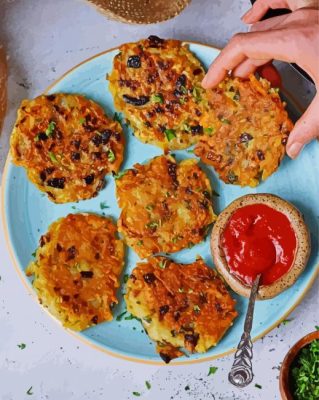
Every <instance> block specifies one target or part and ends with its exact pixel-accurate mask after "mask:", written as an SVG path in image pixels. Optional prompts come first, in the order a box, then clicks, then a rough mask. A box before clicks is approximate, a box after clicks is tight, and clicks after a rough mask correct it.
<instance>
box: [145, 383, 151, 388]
mask: <svg viewBox="0 0 319 400" xmlns="http://www.w3.org/2000/svg"><path fill="white" fill-rule="evenodd" d="M145 386H146V387H147V389H148V390H150V388H151V384H150V383H149V381H145Z"/></svg>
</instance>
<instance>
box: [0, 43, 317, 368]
mask: <svg viewBox="0 0 319 400" xmlns="http://www.w3.org/2000/svg"><path fill="white" fill-rule="evenodd" d="M182 43H186V44H195V45H199V46H203V47H208V48H209V49H214V50H219V51H220V50H221V48H219V47H217V46H213V45H209V44H205V43H201V42H199V41H193V40H183V41H182ZM119 46H120V44H119V45H118V46H116V47H113V48H110V49H108V50H104V51H102V52H100V53H97V54H95V55H93V56H92V57H89V58H87V59H85V60H83V61H81V62H80V63H78V64H76V65H75V66H73V67H72V68H70V69H69V70H68V71H66V72H65V73H64V74H62V75H61V76H60V77H59V78H58V79H56V80H55V81H54V82H53V83H51V84H50V85H49V86H48V87H47V88H46V89H45V90H44V91H43V93H42V94H47V93H48V92H49V91H50V90H51V89H52V88H54V87H55V86H56V85H57V84H58V83H59V82H60V81H62V80H63V79H64V78H65V77H66V76H68V75H69V74H70V73H72V72H73V71H74V70H76V69H77V68H79V67H80V66H82V65H83V64H86V63H88V62H90V61H92V60H94V59H95V58H98V57H100V56H102V55H104V54H107V53H111V52H112V51H114V50H118V48H119ZM11 164H12V163H11V155H10V151H9V153H8V155H7V158H6V162H5V166H4V170H3V175H2V180H1V187H0V189H1V210H0V216H1V220H2V227H3V232H4V238H5V243H6V247H7V249H8V251H9V255H10V259H11V262H12V264H13V266H14V268H15V270H16V272H17V273H18V275H19V277H20V279H21V281H22V283H23V285H24V286H25V288H26V289H27V291H28V292H29V293H30V294H31V295H32V298H33V299H34V300H35V301H36V302H37V303H39V302H38V297H37V295H36V292H35V291H34V290H33V289H32V286H31V285H29V284H28V282H27V280H26V279H25V276H24V275H23V270H22V269H21V268H20V266H19V263H18V261H17V259H16V257H15V251H14V249H13V245H12V243H11V241H10V235H9V229H8V223H7V215H6V212H5V192H6V188H7V175H8V171H9V167H10V165H11ZM318 273H319V264H318V265H317V266H316V267H315V268H314V271H313V273H312V276H311V278H310V280H309V282H308V284H307V285H306V287H305V288H304V289H303V291H302V292H301V294H300V295H299V297H297V299H296V301H295V302H294V304H293V305H292V306H291V307H290V308H289V309H288V310H287V311H286V313H284V314H283V315H282V316H281V317H280V318H279V319H278V320H276V322H274V323H273V324H272V325H271V326H269V327H268V328H267V329H265V330H264V331H263V332H261V333H260V334H259V335H257V336H255V337H253V338H252V342H256V341H257V340H259V339H261V338H262V337H264V336H265V335H267V334H268V333H269V332H271V331H272V330H273V329H275V328H276V327H277V326H278V325H279V324H280V323H281V322H282V321H283V320H285V319H286V318H287V316H288V315H289V314H291V313H292V312H293V311H294V309H295V308H296V307H297V306H298V305H299V304H300V303H301V302H302V300H303V299H304V297H305V296H306V294H307V293H308V291H309V290H310V288H311V287H312V285H313V283H314V282H315V280H316V278H317V276H318ZM42 309H43V310H44V311H45V312H46V313H47V315H49V316H50V317H51V318H52V319H53V320H54V321H55V322H56V323H58V324H59V325H60V327H61V328H62V329H64V330H65V331H66V332H67V333H69V334H70V335H71V336H73V337H74V338H76V339H78V340H80V341H81V342H82V343H84V344H86V345H89V346H90V347H92V348H93V349H96V350H99V351H101V352H104V353H106V354H108V355H110V356H112V357H115V358H119V359H122V360H125V361H130V362H135V363H140V364H147V365H157V366H162V367H165V366H166V364H163V362H162V361H161V360H147V359H145V358H138V357H134V356H128V355H124V354H122V353H120V352H117V351H115V350H114V351H112V350H110V349H109V348H108V347H106V346H105V345H102V344H100V345H98V344H97V343H96V341H95V340H94V339H92V338H87V337H84V336H83V335H81V334H80V333H77V332H73V331H72V330H71V329H68V328H65V327H63V325H62V324H61V323H60V321H58V320H57V319H56V318H55V317H54V316H53V315H51V314H50V313H49V311H48V310H47V309H46V308H44V307H42ZM239 339H240V338H238V341H239ZM235 351H236V348H231V349H229V350H227V351H225V352H223V353H219V354H215V355H212V356H208V357H205V356H204V357H202V358H198V359H193V360H191V359H190V360H183V361H178V359H176V360H172V361H171V362H170V363H169V366H176V365H191V364H199V363H202V362H207V361H212V360H216V359H218V358H222V357H225V356H227V355H230V354H232V353H234V352H235Z"/></svg>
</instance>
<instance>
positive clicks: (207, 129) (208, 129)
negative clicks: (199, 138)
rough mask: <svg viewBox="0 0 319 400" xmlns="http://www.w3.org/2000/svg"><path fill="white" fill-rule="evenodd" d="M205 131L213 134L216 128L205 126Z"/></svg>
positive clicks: (209, 134)
mask: <svg viewBox="0 0 319 400" xmlns="http://www.w3.org/2000/svg"><path fill="white" fill-rule="evenodd" d="M204 133H207V135H208V136H211V135H212V134H213V133H214V128H204Z"/></svg>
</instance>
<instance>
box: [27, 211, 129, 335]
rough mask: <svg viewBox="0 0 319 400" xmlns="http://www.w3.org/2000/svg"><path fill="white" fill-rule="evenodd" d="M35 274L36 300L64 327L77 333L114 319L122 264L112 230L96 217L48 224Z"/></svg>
mask: <svg viewBox="0 0 319 400" xmlns="http://www.w3.org/2000/svg"><path fill="white" fill-rule="evenodd" d="M35 257H36V258H35V260H34V261H32V262H31V263H30V264H29V266H28V267H27V269H26V274H27V275H28V276H30V275H34V280H33V287H34V289H35V290H36V292H37V294H38V297H39V301H40V303H41V304H43V306H45V307H47V308H48V310H49V312H50V313H51V314H53V315H54V316H55V317H56V318H58V319H59V320H60V321H61V322H62V324H63V325H64V326H65V327H67V328H71V329H73V330H76V331H79V330H82V329H86V328H88V327H89V326H91V325H96V324H98V323H100V322H103V321H109V320H111V319H112V312H111V309H110V307H112V305H113V304H115V303H117V302H118V301H117V298H116V290H117V288H118V287H119V276H120V273H121V271H122V268H123V264H124V246H123V243H122V241H120V240H119V239H117V237H116V226H115V225H114V223H113V222H112V221H111V220H110V219H108V218H104V217H100V216H98V215H94V214H69V215H68V216H67V217H65V218H61V219H59V220H57V221H56V222H54V223H52V224H51V225H50V227H49V230H48V232H47V233H46V234H45V235H43V236H42V237H41V239H40V247H39V248H38V249H37V251H36V256H35Z"/></svg>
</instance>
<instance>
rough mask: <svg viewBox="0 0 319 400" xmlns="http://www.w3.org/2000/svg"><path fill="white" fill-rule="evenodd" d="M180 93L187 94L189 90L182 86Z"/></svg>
mask: <svg viewBox="0 0 319 400" xmlns="http://www.w3.org/2000/svg"><path fill="white" fill-rule="evenodd" d="M179 90H180V92H182V93H183V94H187V88H186V87H185V86H183V85H182V86H180V89H179Z"/></svg>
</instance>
